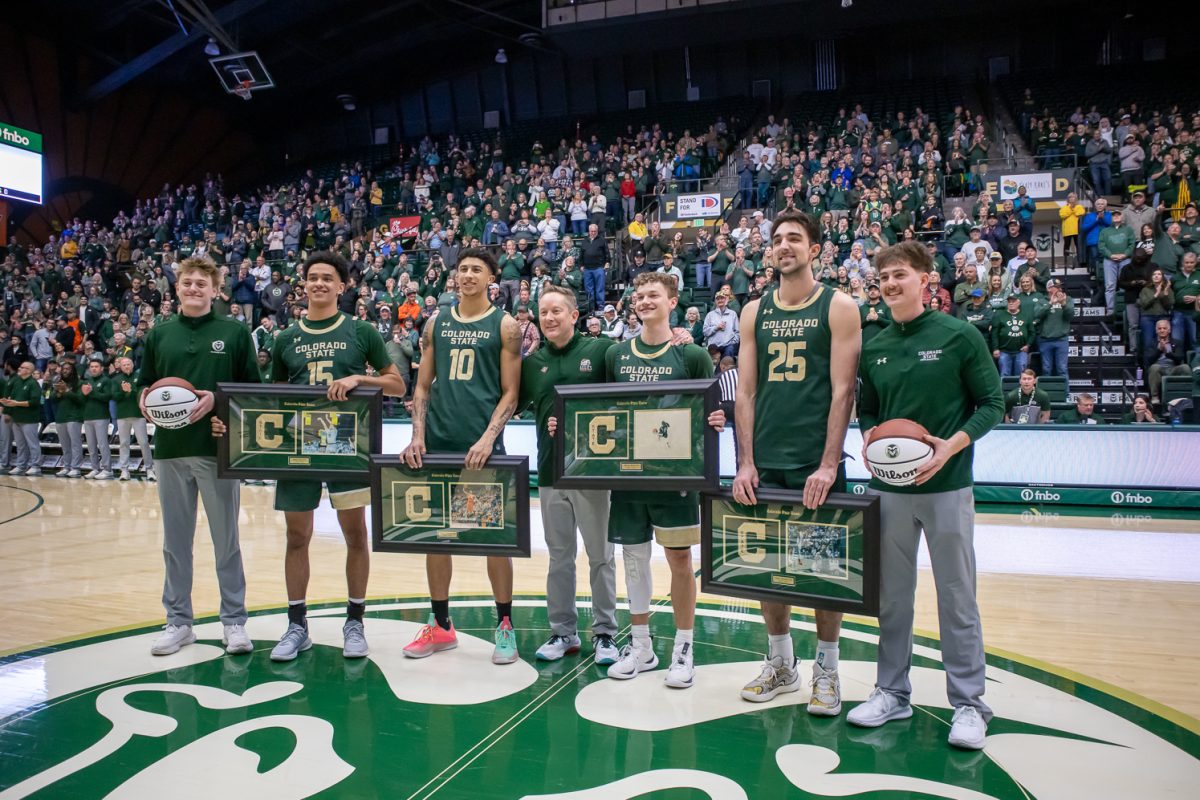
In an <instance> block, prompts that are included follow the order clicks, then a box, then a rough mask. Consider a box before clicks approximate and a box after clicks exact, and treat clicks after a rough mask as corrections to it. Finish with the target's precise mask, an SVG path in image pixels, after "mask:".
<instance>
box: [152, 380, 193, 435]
mask: <svg viewBox="0 0 1200 800" xmlns="http://www.w3.org/2000/svg"><path fill="white" fill-rule="evenodd" d="M198 402H200V398H199V397H197V395H196V387H195V386H192V384H190V383H188V382H187V381H185V380H184V379H183V378H163V379H162V380H161V381H157V382H155V384H154V385H153V386H151V387H150V391H149V392H147V393H146V401H145V406H146V416H147V417H149V418H150V421H151V422H153V423H154V424H155V425H157V426H159V427H162V428H182V427H184V426H186V425H187V424H188V418H189V417H190V416H191V414H192V409H194V408H195V407H196V403H198Z"/></svg>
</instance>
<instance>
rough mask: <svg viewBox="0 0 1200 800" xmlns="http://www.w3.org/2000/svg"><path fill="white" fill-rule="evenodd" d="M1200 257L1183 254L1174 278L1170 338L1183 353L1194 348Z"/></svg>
mask: <svg viewBox="0 0 1200 800" xmlns="http://www.w3.org/2000/svg"><path fill="white" fill-rule="evenodd" d="M1198 264H1200V256H1198V255H1197V254H1196V253H1195V252H1187V253H1184V254H1183V261H1182V262H1181V263H1180V267H1179V274H1178V275H1176V276H1175V281H1174V283H1173V289H1174V291H1175V308H1174V309H1173V310H1172V312H1171V336H1172V337H1173V338H1175V339H1178V340H1179V342H1180V344H1181V345H1182V346H1183V349H1184V351H1185V352H1187V351H1189V350H1194V349H1195V348H1196V322H1197V320H1200V269H1197V265H1198Z"/></svg>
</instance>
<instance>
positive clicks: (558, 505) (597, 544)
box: [538, 486, 617, 636]
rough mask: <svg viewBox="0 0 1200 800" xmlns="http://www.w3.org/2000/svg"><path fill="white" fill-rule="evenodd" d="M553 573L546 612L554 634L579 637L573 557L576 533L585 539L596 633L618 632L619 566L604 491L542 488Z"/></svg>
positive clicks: (551, 571) (547, 580) (544, 520)
mask: <svg viewBox="0 0 1200 800" xmlns="http://www.w3.org/2000/svg"><path fill="white" fill-rule="evenodd" d="M538 500H539V503H540V505H541V509H542V527H543V529H545V532H546V548H547V549H548V550H549V551H550V572H549V573H548V574H547V575H546V610H547V615H548V616H549V619H550V630H551V631H552V632H553V633H555V634H557V635H558V636H570V635H572V634H574V633H575V632H576V629H577V624H578V614H577V611H576V608H575V554H576V553H577V552H578V540H577V538H576V535H575V531H576V529H578V531H579V533H580V535H582V536H583V549H584V552H586V553H587V558H588V565H589V567H590V577H591V586H592V633H593V634H601V633H606V634H608V635H609V636H615V635H616V633H617V564H616V559H615V557H614V550H615V548H614V547H613V545H612V543H611V542H609V541H608V506H609V493H608V492H607V491H605V490H601V489H587V490H585V489H573V490H567V489H554V488H552V487H549V486H542V487H540V488H539V489H538Z"/></svg>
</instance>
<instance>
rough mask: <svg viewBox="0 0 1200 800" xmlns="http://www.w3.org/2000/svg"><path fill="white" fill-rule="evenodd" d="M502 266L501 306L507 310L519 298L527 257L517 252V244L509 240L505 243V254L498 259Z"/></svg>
mask: <svg viewBox="0 0 1200 800" xmlns="http://www.w3.org/2000/svg"><path fill="white" fill-rule="evenodd" d="M496 260H497V261H498V262H499V264H500V281H499V283H500V305H501V306H502V307H504V308H507V307H508V305H509V302H510V300H513V299H515V298H516V296H517V291H518V290H519V289H520V287H521V278H523V277H524V276H525V256H523V255H522V254H521V253H519V252H517V243H516V241H515V240H514V239H509V240H508V241H506V242H505V243H504V252H503V253H501V254H500V257H499V258H498V259H496Z"/></svg>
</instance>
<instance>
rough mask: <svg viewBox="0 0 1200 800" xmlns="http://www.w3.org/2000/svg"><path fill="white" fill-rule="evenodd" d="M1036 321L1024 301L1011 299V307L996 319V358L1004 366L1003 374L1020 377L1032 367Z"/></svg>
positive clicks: (994, 334)
mask: <svg viewBox="0 0 1200 800" xmlns="http://www.w3.org/2000/svg"><path fill="white" fill-rule="evenodd" d="M1035 338H1036V336H1035V334H1034V323H1033V318H1032V317H1031V316H1029V315H1028V314H1026V313H1024V312H1023V311H1022V309H1021V298H1020V297H1017V296H1016V295H1013V296H1011V297H1009V298H1008V308H1006V309H1005V310H1004V311H1002V312H1000V313H998V314H996V315H994V316H993V317H992V341H991V345H992V357H993V358H995V359H997V360H998V361H999V363H1000V375H1001V376H1002V377H1007V376H1009V375H1020V374H1021V373H1022V372H1024V371H1025V368H1026V367H1028V366H1029V351H1030V350H1031V349H1032V347H1033V343H1034V340H1035Z"/></svg>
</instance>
